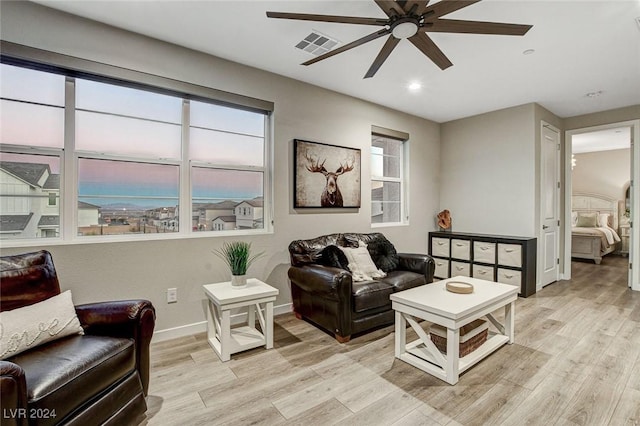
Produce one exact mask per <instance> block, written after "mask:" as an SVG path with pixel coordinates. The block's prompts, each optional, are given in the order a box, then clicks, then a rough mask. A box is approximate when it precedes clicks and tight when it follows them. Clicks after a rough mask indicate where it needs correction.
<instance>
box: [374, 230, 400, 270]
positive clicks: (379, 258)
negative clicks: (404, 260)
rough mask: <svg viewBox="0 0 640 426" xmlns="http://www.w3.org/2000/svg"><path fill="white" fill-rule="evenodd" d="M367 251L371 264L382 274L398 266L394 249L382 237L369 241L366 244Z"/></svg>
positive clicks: (398, 258) (398, 262)
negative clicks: (380, 270) (371, 260)
mask: <svg viewBox="0 0 640 426" xmlns="http://www.w3.org/2000/svg"><path fill="white" fill-rule="evenodd" d="M367 250H369V254H370V255H371V259H373V263H375V264H376V266H377V267H378V268H379V269H382V270H383V271H384V272H389V271H393V270H395V269H396V268H397V267H398V265H399V264H400V257H399V256H398V252H397V251H396V248H395V247H394V246H393V244H392V243H391V241H389V240H387V239H386V238H385V237H384V236H381V237H380V238H376V239H374V240H371V241H370V242H369V243H368V244H367Z"/></svg>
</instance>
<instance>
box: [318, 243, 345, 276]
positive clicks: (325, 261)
mask: <svg viewBox="0 0 640 426" xmlns="http://www.w3.org/2000/svg"><path fill="white" fill-rule="evenodd" d="M318 263H320V264H321V265H324V266H331V267H334V268H340V269H345V270H347V271H348V270H349V260H348V259H347V256H346V255H345V254H344V252H343V251H342V250H340V247H338V246H335V245H333V244H332V245H328V246H326V247H325V248H324V249H323V250H322V251H321V252H320V259H319V261H318Z"/></svg>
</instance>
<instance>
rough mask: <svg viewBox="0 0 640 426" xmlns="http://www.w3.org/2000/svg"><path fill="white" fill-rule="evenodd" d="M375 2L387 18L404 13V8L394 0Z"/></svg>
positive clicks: (377, 0)
mask: <svg viewBox="0 0 640 426" xmlns="http://www.w3.org/2000/svg"><path fill="white" fill-rule="evenodd" d="M375 2H376V4H377V5H378V7H380V9H382V11H383V12H384V13H386V14H387V16H388V17H389V18H392V17H394V16H396V15H397V16H402V15H404V14H405V13H404V10H402V7H400V5H399V4H398V3H396V2H395V1H394V0H375Z"/></svg>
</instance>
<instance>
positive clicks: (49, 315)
mask: <svg viewBox="0 0 640 426" xmlns="http://www.w3.org/2000/svg"><path fill="white" fill-rule="evenodd" d="M71 334H84V330H83V329H82V326H81V325H80V321H79V320H78V316H77V315H76V308H75V307H74V306H73V301H72V300H71V291H70V290H67V291H65V292H64V293H60V294H58V295H57V296H53V297H50V298H49V299H46V300H43V301H42V302H39V303H34V304H33V305H29V306H24V307H22V308H17V309H12V310H10V311H4V312H0V359H6V358H9V357H12V356H14V355H17V354H19V353H20V352H24V351H26V350H29V349H33V348H35V347H36V346H40V345H42V344H44V343H47V342H51V341H53V340H57V339H60V338H62V337H65V336H69V335H71Z"/></svg>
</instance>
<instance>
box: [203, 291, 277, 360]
mask: <svg viewBox="0 0 640 426" xmlns="http://www.w3.org/2000/svg"><path fill="white" fill-rule="evenodd" d="M202 287H203V288H204V292H205V294H206V295H207V298H208V299H209V304H208V305H209V306H208V309H207V339H208V340H209V345H211V347H212V348H213V350H214V351H215V352H216V354H218V357H220V360H222V361H229V360H230V359H231V354H234V353H237V352H241V351H246V350H247V349H253V348H257V347H259V346H265V347H266V349H271V348H273V301H274V300H276V296H277V295H278V293H279V292H278V289H277V288H274V287H271V286H270V285H269V284H265V283H263V282H262V281H260V280H258V279H256V278H249V279H248V280H247V286H246V287H244V288H234V287H231V282H223V283H216V284H206V285H203V286H202ZM260 304H264V308H261V307H260ZM245 306H247V307H248V308H249V310H248V313H247V324H246V325H243V326H240V327H234V328H231V310H232V309H235V308H243V307H245ZM263 310H264V314H263ZM256 312H257V313H258V320H259V321H260V327H261V329H262V331H263V332H262V333H261V332H260V331H259V330H257V329H256V316H255V315H256Z"/></svg>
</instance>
